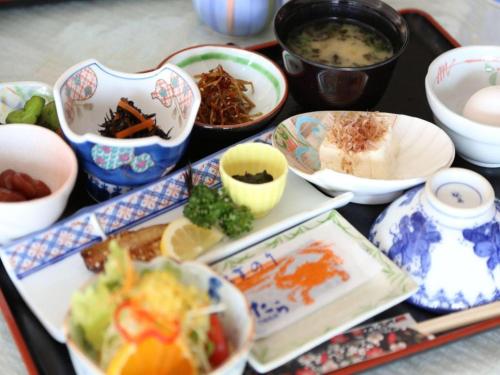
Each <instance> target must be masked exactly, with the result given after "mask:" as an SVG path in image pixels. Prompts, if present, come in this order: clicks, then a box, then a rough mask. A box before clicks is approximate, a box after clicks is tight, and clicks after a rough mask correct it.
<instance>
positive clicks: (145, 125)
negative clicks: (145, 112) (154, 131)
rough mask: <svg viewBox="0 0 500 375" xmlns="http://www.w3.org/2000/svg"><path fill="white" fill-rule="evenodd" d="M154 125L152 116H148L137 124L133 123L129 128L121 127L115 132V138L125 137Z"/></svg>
mask: <svg viewBox="0 0 500 375" xmlns="http://www.w3.org/2000/svg"><path fill="white" fill-rule="evenodd" d="M153 125H154V120H153V119H152V118H148V119H147V120H144V121H142V122H140V123H138V124H135V125H134V126H131V127H130V128H127V129H123V130H121V131H119V132H117V133H116V134H115V137H116V138H127V137H129V136H131V135H132V134H135V133H137V132H140V131H141V130H144V129H149V130H151V128H152V127H153Z"/></svg>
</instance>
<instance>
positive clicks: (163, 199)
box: [0, 130, 352, 342]
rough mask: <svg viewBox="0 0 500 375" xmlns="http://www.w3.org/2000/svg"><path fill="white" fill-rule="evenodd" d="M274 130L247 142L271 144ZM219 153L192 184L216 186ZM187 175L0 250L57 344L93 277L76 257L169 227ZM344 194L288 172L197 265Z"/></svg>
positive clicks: (198, 166) (199, 167) (199, 168)
mask: <svg viewBox="0 0 500 375" xmlns="http://www.w3.org/2000/svg"><path fill="white" fill-rule="evenodd" d="M271 135H272V130H268V131H266V132H263V133H261V134H259V135H257V136H254V137H252V138H250V139H248V140H246V142H249V141H260V142H269V141H270V138H271ZM222 153H223V150H222V151H220V152H218V153H216V154H213V155H211V156H209V157H207V158H205V159H203V160H201V161H199V162H196V163H194V164H193V175H194V180H195V183H204V184H206V185H208V186H211V187H217V186H220V179H219V168H218V163H219V158H220V156H221V154H222ZM184 172H185V170H184V169H181V170H179V171H177V172H175V173H172V174H170V175H168V176H166V177H164V178H162V179H161V180H159V181H158V182H155V183H153V184H150V185H147V186H145V187H143V188H140V189H137V190H134V191H132V192H130V193H127V194H124V195H121V196H119V197H116V198H113V199H111V200H109V201H106V202H103V203H100V204H97V205H95V206H91V207H87V208H85V209H83V210H81V211H79V212H77V213H76V214H74V215H73V216H71V217H70V218H68V219H65V220H63V221H61V222H59V223H57V224H55V225H53V226H51V227H49V228H47V229H45V230H42V231H40V232H37V233H34V234H32V235H30V236H27V237H24V238H21V239H19V240H17V241H14V242H12V243H9V244H6V245H4V246H2V247H1V248H0V249H1V252H0V256H1V258H2V262H3V263H4V265H5V268H6V269H7V272H8V274H9V276H10V278H11V279H12V281H13V282H14V284H15V285H16V287H17V289H18V291H19V293H20V294H21V296H22V297H23V299H24V300H25V302H26V303H27V305H28V306H29V307H30V308H31V310H32V311H33V313H34V314H35V315H36V316H37V318H38V319H39V320H40V322H41V323H42V324H43V325H44V327H45V328H46V329H47V331H48V332H49V333H50V334H51V335H52V336H53V337H54V338H55V339H56V340H58V341H60V342H64V332H63V328H62V327H63V321H64V317H65V314H66V311H67V310H68V307H69V302H70V298H71V295H72V294H73V292H74V291H75V290H76V289H78V288H79V287H81V286H82V285H83V284H84V283H86V282H87V281H88V280H90V278H92V277H93V275H94V274H93V273H91V272H89V271H88V270H87V269H86V268H85V265H84V263H83V260H82V258H81V256H80V255H79V253H80V251H81V250H83V249H85V248H86V247H88V246H90V245H92V244H94V243H96V242H98V241H100V240H101V239H102V238H104V237H106V236H109V235H110V234H114V233H117V232H119V231H123V230H128V229H135V228H139V227H140V226H146V225H152V224H157V223H167V222H169V221H171V220H172V219H175V218H177V217H180V216H181V215H182V208H183V205H184V204H185V202H186V200H187V189H186V186H185V184H184V177H183V174H184ZM351 198H352V194H350V193H348V194H346V195H343V196H339V197H336V198H333V199H332V198H329V197H327V196H325V195H323V194H322V193H320V192H319V191H318V190H316V189H315V188H314V187H312V186H311V185H310V184H309V183H307V182H306V181H304V180H303V179H301V178H299V177H297V176H295V175H294V174H292V173H289V174H288V181H287V186H286V188H285V192H284V194H283V198H282V200H281V202H280V203H279V204H278V206H276V207H275V208H274V209H273V210H272V211H271V213H270V214H269V215H268V216H266V217H265V218H262V219H260V220H256V221H255V225H254V228H253V230H252V231H251V232H250V233H248V234H246V235H244V236H242V237H240V238H238V239H235V240H225V241H223V242H222V243H221V244H219V245H218V246H217V247H215V248H214V249H212V250H211V251H209V252H207V253H206V254H205V255H204V256H202V257H201V258H200V260H202V261H204V262H207V263H209V262H214V261H216V260H220V259H222V258H224V257H226V256H228V255H232V254H234V253H236V252H238V251H240V250H242V249H243V248H245V247H248V246H251V245H253V244H255V243H257V242H258V241H261V240H263V239H265V238H268V237H269V236H272V235H274V234H276V233H278V232H280V231H283V230H285V229H287V228H289V227H291V226H293V225H296V224H298V223H300V222H303V221H305V220H307V219H309V218H311V217H313V216H315V215H318V214H320V213H323V212H326V211H328V210H330V209H332V208H335V207H340V206H343V205H345V204H347V203H348V202H349V201H350V199H351Z"/></svg>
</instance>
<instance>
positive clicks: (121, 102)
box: [118, 99, 146, 122]
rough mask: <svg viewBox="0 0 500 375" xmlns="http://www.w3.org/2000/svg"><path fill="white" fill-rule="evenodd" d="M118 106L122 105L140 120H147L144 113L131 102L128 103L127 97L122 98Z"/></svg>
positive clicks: (121, 106)
mask: <svg viewBox="0 0 500 375" xmlns="http://www.w3.org/2000/svg"><path fill="white" fill-rule="evenodd" d="M118 107H120V108H122V109H124V110H125V111H127V112H128V113H130V114H131V115H132V116H134V117H135V118H136V119H137V120H139V121H140V122H143V121H144V120H146V118H145V117H144V116H143V115H142V113H141V112H139V111H138V110H137V109H135V108H134V107H132V106H131V105H130V104H128V102H127V101H126V100H125V99H120V101H119V102H118Z"/></svg>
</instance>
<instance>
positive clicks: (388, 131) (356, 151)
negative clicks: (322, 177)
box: [319, 113, 398, 179]
mask: <svg viewBox="0 0 500 375" xmlns="http://www.w3.org/2000/svg"><path fill="white" fill-rule="evenodd" d="M333 121H335V123H334V124H333V125H332V126H331V128H330V129H329V131H328V133H327V136H326V137H325V139H324V140H323V142H322V143H321V145H320V148H319V159H320V162H321V168H322V169H323V168H328V169H333V170H335V171H337V172H342V173H349V174H352V175H354V176H358V177H366V178H376V179H389V178H391V176H392V174H393V170H394V163H395V159H396V156H397V153H398V145H397V143H396V142H394V140H393V138H392V127H393V124H392V123H391V122H389V121H387V119H385V118H383V117H382V118H377V117H376V116H375V114H367V115H358V117H355V116H354V115H353V114H352V113H351V114H350V115H349V116H348V117H346V118H341V119H334V120H333Z"/></svg>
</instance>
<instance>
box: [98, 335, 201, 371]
mask: <svg viewBox="0 0 500 375" xmlns="http://www.w3.org/2000/svg"><path fill="white" fill-rule="evenodd" d="M197 373H198V369H197V367H196V363H195V362H194V359H193V357H192V355H191V353H190V352H189V350H188V349H187V348H186V346H185V345H184V343H183V342H182V340H180V339H179V340H176V341H175V342H174V343H172V344H169V345H165V344H163V343H162V342H161V341H159V340H157V339H155V338H147V339H145V340H144V341H142V342H140V343H139V344H137V345H135V344H126V345H124V346H122V348H121V349H119V350H118V351H117V352H116V354H115V356H114V357H113V359H112V360H111V362H110V364H109V366H108V369H107V371H106V375H144V374H155V375H167V374H183V375H184V374H185V375H196V374H197Z"/></svg>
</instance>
